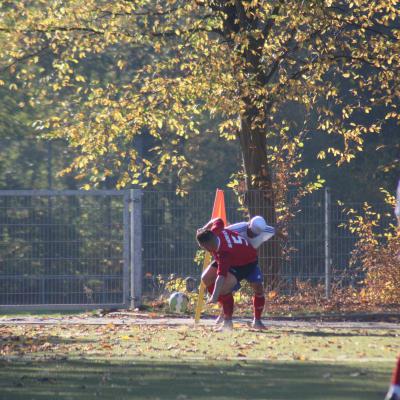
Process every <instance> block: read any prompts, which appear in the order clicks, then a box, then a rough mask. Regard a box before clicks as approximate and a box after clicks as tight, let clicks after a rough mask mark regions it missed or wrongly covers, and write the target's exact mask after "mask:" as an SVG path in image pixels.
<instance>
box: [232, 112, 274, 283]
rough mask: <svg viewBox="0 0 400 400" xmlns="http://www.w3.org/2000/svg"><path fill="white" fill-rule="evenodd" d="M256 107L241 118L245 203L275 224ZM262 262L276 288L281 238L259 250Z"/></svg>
mask: <svg viewBox="0 0 400 400" xmlns="http://www.w3.org/2000/svg"><path fill="white" fill-rule="evenodd" d="M256 113H257V110H256V109H252V110H250V111H249V112H248V113H247V115H244V116H243V117H242V120H241V129H240V131H239V133H238V136H239V140H240V146H241V151H242V156H243V166H244V172H245V177H246V187H247V189H246V193H245V205H246V207H247V208H248V210H249V214H250V217H253V216H255V215H261V216H263V217H264V218H265V220H266V221H267V223H268V224H269V225H272V226H276V222H277V220H276V212H275V198H274V190H273V185H272V174H271V170H270V166H269V165H268V161H267V146H266V135H265V131H264V130H262V129H260V128H257V127H256V128H254V127H252V124H251V121H252V120H253V118H254V116H255V115H256ZM259 256H260V266H261V269H262V271H263V273H264V276H266V281H265V283H266V286H267V288H268V289H269V290H272V289H276V288H277V286H278V285H279V281H280V279H279V278H280V269H281V263H282V252H281V247H280V243H279V240H278V239H277V238H276V237H273V238H272V239H270V240H269V241H268V242H266V243H265V244H264V245H262V246H261V248H260V250H259Z"/></svg>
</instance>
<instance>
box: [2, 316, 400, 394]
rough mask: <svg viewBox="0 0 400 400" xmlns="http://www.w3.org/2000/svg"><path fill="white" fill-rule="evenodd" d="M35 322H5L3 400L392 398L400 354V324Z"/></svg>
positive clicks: (3, 336)
mask: <svg viewBox="0 0 400 400" xmlns="http://www.w3.org/2000/svg"><path fill="white" fill-rule="evenodd" d="M30 322H32V320H30ZM34 322H36V323H33V324H32V323H30V324H27V323H26V321H25V320H24V318H21V319H14V320H10V319H9V320H6V319H4V318H3V319H1V318H0V323H1V324H0V337H1V342H0V352H1V358H0V398H1V399H7V400H14V399H78V398H79V399H83V398H84V399H98V398H101V399H113V400H117V399H153V400H155V399H174V400H175V399H179V400H185V399H249V400H250V399H276V400H278V399H279V400H281V399H282V400H284V399H310V400H316V399H321V400H322V399H325V400H336V399H346V400H357V399H360V400H361V399H363V400H368V399H371V400H372V399H383V397H384V394H385V392H386V390H387V388H388V385H389V381H390V375H391V371H392V368H393V366H394V362H395V358H396V356H397V354H398V353H400V340H399V333H398V332H399V329H398V326H397V327H396V326H395V325H394V324H392V325H389V324H388V325H387V326H385V325H384V324H383V325H382V326H380V325H378V326H374V327H372V326H371V327H368V326H365V325H363V324H359V325H357V324H355V325H354V324H353V325H351V326H349V327H346V325H343V326H340V325H338V326H332V325H329V324H326V325H324V324H318V325H316V324H314V325H313V324H312V323H311V324H304V325H301V324H300V325H296V326H295V325H293V324H292V325H291V324H275V325H273V324H272V323H271V325H270V327H269V329H267V330H265V331H254V330H251V329H250V328H248V326H247V325H246V324H245V323H236V324H235V329H234V330H233V331H232V332H223V333H217V332H214V331H213V326H212V325H211V323H210V322H208V324H207V325H201V326H199V327H193V326H192V325H191V324H188V323H183V320H182V323H179V321H178V322H176V323H170V324H168V323H165V324H162V323H159V321H158V320H154V319H153V320H151V319H149V320H148V321H146V320H142V321H138V320H135V322H134V321H130V320H129V319H125V320H123V321H122V322H121V320H115V321H114V322H113V320H112V319H97V323H96V320H90V319H88V320H87V321H86V322H88V323H85V319H84V318H82V319H77V320H74V319H73V318H69V319H65V318H55V319H46V318H40V319H38V320H36V321H34ZM166 322H168V321H166Z"/></svg>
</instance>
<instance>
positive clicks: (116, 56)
mask: <svg viewBox="0 0 400 400" xmlns="http://www.w3.org/2000/svg"><path fill="white" fill-rule="evenodd" d="M398 17H399V16H398V10H397V8H396V7H395V6H394V5H393V4H392V2H387V1H384V0H377V1H374V2H372V3H371V2H370V1H367V0H360V1H357V2H351V3H350V4H346V5H343V4H342V2H339V1H329V2H328V1H325V2H323V1H309V2H299V1H297V0H291V1H286V2H274V1H273V2H270V1H264V0H257V1H251V2H249V1H240V2H236V3H235V4H234V3H233V2H230V1H228V2H222V3H221V2H215V1H196V0H193V1H178V0H169V1H162V0H160V1H157V2H154V1H143V0H140V1H139V0H137V1H136V0H135V1H129V2H128V1H120V2H113V3H111V2H108V1H102V0H89V1H85V2H83V1H75V0H74V1H72V0H64V1H61V2H55V3H49V2H47V1H40V2H31V1H28V0H24V1H20V0H18V1H10V2H7V3H3V4H2V6H1V20H0V41H1V43H2V48H1V52H0V68H1V69H2V71H7V73H10V74H12V75H13V76H14V77H15V82H10V81H7V82H6V81H4V80H3V84H4V85H5V86H7V90H9V91H12V92H15V91H17V92H18V91H21V90H23V89H29V90H32V89H33V88H34V87H37V86H36V85H37V82H41V83H42V86H41V88H40V90H36V91H35V92H34V93H33V97H32V99H31V100H32V101H33V102H34V103H36V104H38V103H41V102H53V103H54V105H56V107H54V109H55V111H54V112H53V113H52V115H50V116H49V117H48V118H47V119H46V120H45V121H44V122H43V124H42V125H41V127H43V128H44V129H48V130H49V132H50V135H51V136H52V137H58V138H63V139H66V140H67V141H68V142H69V144H70V146H71V147H72V148H73V149H75V150H76V156H75V159H74V161H73V162H72V164H71V166H70V167H69V168H67V169H65V170H64V171H65V172H71V171H76V174H77V175H78V176H84V175H87V176H89V177H90V180H91V181H90V185H91V186H93V185H94V186H96V185H99V184H100V183H101V182H103V181H104V180H107V179H108V178H109V177H110V176H112V175H116V176H117V182H116V184H117V187H120V188H122V187H125V186H126V185H129V184H139V183H140V184H142V185H143V186H146V185H148V184H157V183H158V182H159V181H160V175H162V174H163V173H164V172H165V171H170V170H173V171H176V172H178V171H180V176H179V181H180V182H181V183H182V181H184V180H186V181H188V180H191V179H192V176H193V167H192V165H191V163H190V162H189V161H188V157H187V155H185V154H184V152H183V151H182V146H183V145H184V144H185V143H186V142H188V141H192V140H194V139H196V138H197V137H199V136H202V135H204V130H205V129H204V128H205V126H204V121H205V120H207V119H208V118H209V117H211V118H214V119H215V122H216V127H215V129H214V132H215V133H217V134H218V135H220V136H221V137H222V138H225V139H227V140H230V139H233V138H235V137H236V136H237V134H238V132H240V131H241V130H242V129H244V128H243V126H244V125H243V124H246V123H248V122H250V125H251V127H250V129H251V131H252V132H254V134H256V132H262V134H263V135H265V137H266V140H267V146H268V162H267V160H264V163H267V164H265V165H266V168H268V169H269V173H271V172H273V174H274V183H275V190H278V189H277V188H282V187H284V185H287V184H288V183H289V184H290V185H293V186H297V185H298V184H299V182H301V181H302V179H304V178H305V177H306V176H307V173H306V171H305V170H304V169H302V168H301V167H299V162H300V158H301V157H300V154H301V153H302V151H303V148H304V147H305V146H306V143H307V140H306V139H307V137H309V136H310V134H312V132H311V130H310V126H309V125H308V124H307V120H308V119H309V117H310V115H311V114H310V113H311V111H312V110H317V114H318V122H317V124H316V129H317V130H320V131H323V132H326V133H327V134H328V135H332V136H336V137H337V140H336V141H335V143H334V145H332V146H329V147H328V148H325V149H323V150H321V151H320V152H319V156H320V157H321V158H323V157H328V156H329V157H332V158H333V159H335V160H336V161H337V162H338V163H339V164H341V163H345V162H349V161H351V160H352V159H354V157H355V156H356V154H357V153H359V152H362V151H363V148H364V141H365V137H366V136H367V135H375V134H377V133H379V132H381V131H382V129H383V127H384V126H385V124H387V123H388V122H390V121H394V122H396V123H397V122H398V121H399V114H398V110H397V102H396V98H397V87H398V79H399V76H400V75H399V74H398V65H399V60H398V58H399V55H398V54H399V52H398V51H397V46H398V38H399V34H398V30H397V29H396V25H397V22H398ZM105 58H106V59H107V62H106V63H103V64H102V63H100V62H99V61H100V60H104V59H105ZM49 59H50V60H51V65H47V64H46V60H49ZM132 60H135V62H134V65H133V63H132ZM96 65H102V68H103V70H102V71H101V74H102V77H101V78H100V77H99V71H98V70H99V67H96ZM346 84H347V86H346ZM56 99H57V100H56ZM360 99H361V100H360ZM288 108H291V109H294V110H295V114H296V115H297V116H298V117H299V118H298V119H297V118H294V117H291V116H288V117H282V116H284V115H285V111H286V110H287V109H288ZM376 109H379V110H380V111H381V113H382V112H383V113H384V116H383V118H381V117H378V116H376V115H375V114H374V110H376ZM248 117H250V119H249V118H248ZM248 120H249V121H248ZM145 132H146V134H149V135H151V136H152V138H153V140H154V143H153V146H152V149H151V156H149V155H146V154H140V153H139V152H138V150H137V148H136V147H135V146H132V143H133V141H134V139H135V137H137V136H140V135H143V134H144V133H145ZM257 134H259V133H257ZM245 150H246V149H245V148H243V145H242V151H243V152H245ZM299 157H300V158H299ZM283 166H284V168H283ZM259 168H261V166H259ZM257 174H260V176H264V175H263V174H264V172H262V171H261V170H260V169H259V170H258V172H257ZM186 191H187V189H186V188H185V184H181V185H180V187H179V188H178V192H179V193H185V192H186ZM278 201H279V200H278Z"/></svg>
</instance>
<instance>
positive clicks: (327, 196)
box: [324, 187, 331, 299]
mask: <svg viewBox="0 0 400 400" xmlns="http://www.w3.org/2000/svg"><path fill="white" fill-rule="evenodd" d="M330 209H331V192H330V189H329V188H328V187H326V188H325V233H324V241H325V246H324V247H325V296H326V298H327V299H329V298H330V295H331V244H330V233H331V219H330Z"/></svg>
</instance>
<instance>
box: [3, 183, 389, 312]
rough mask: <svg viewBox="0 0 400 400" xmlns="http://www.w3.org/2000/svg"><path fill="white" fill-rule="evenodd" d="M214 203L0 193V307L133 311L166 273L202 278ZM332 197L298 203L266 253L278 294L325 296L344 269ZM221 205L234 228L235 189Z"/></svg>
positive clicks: (106, 194)
mask: <svg viewBox="0 0 400 400" xmlns="http://www.w3.org/2000/svg"><path fill="white" fill-rule="evenodd" d="M213 200H214V193H211V192H193V193H189V195H188V196H186V197H183V198H182V197H178V196H176V195H175V193H174V192H172V191H171V192H167V191H144V192H141V191H140V190H136V189H135V190H126V191H117V190H103V191H99V190H90V191H77V190H66V191H51V190H34V191H29V190H23V191H4V190H0V310H1V309H11V308H16V309H32V308H42V309H82V308H83V309H90V308H102V307H107V308H117V307H118V308H124V307H128V306H132V307H135V306H138V305H140V303H141V301H142V297H143V296H155V295H157V294H159V292H160V291H161V290H162V287H163V284H162V282H161V281H165V279H168V277H170V276H171V275H172V276H178V277H188V276H191V277H194V278H195V279H197V280H198V279H199V277H200V272H201V271H200V268H199V266H198V265H197V264H196V263H195V262H194V256H195V254H196V251H197V250H198V246H197V244H196V241H195V231H196V228H198V227H199V226H202V225H204V223H205V222H206V221H207V220H208V219H209V217H210V212H211V209H212V204H213ZM336 200H337V199H336V198H335V196H334V195H333V194H331V193H330V192H329V191H325V192H324V191H319V192H316V193H314V194H312V195H310V196H308V197H306V198H304V199H302V200H301V202H300V204H299V205H298V206H297V208H296V212H295V213H294V217H293V218H292V219H291V221H290V224H289V235H288V238H287V240H286V241H283V242H282V241H281V242H279V246H281V247H280V248H281V250H282V253H280V254H271V253H270V254H268V253H266V252H264V253H262V258H263V259H264V260H266V261H268V260H271V259H273V258H274V257H281V260H280V274H279V277H280V279H281V287H282V289H283V290H295V287H296V281H297V280H309V281H311V282H314V283H317V282H320V283H324V284H325V285H326V294H327V295H329V286H330V283H331V281H332V279H334V278H335V273H336V271H343V270H344V269H345V268H347V266H348V263H349V257H350V253H351V250H352V248H353V246H354V242H355V238H354V237H353V236H352V235H351V234H350V233H349V232H348V231H347V230H345V229H344V228H341V227H340V225H341V224H342V223H343V222H345V221H346V219H347V216H346V214H345V212H344V211H343V210H342V206H340V205H338V204H337V201H336ZM225 203H226V211H227V217H228V220H229V221H230V222H231V223H234V222H238V221H242V220H245V219H246V218H247V216H246V215H245V213H244V212H243V207H242V206H241V205H240V203H239V201H238V198H237V196H236V195H235V194H234V193H233V192H231V191H226V192H225ZM350 206H352V207H353V208H361V204H351V205H350ZM374 207H375V209H376V210H378V211H380V212H382V213H383V212H385V211H389V212H390V210H388V209H387V206H386V205H385V204H375V205H374ZM259 209H260V213H261V214H263V215H268V213H267V211H268V210H265V209H263V208H262V207H261V205H259ZM282 254H283V255H284V256H282ZM269 279H271V276H270V275H269V274H268V271H267V272H266V273H265V280H266V281H267V282H268V280H269ZM348 283H351V282H348Z"/></svg>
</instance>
